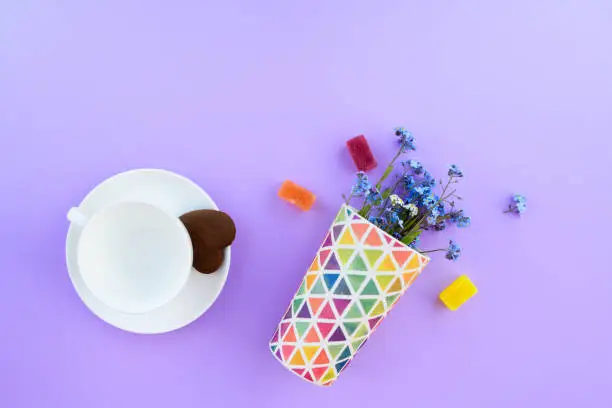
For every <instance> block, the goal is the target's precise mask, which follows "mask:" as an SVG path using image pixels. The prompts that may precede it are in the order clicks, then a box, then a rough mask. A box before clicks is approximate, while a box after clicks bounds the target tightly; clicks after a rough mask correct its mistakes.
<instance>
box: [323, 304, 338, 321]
mask: <svg viewBox="0 0 612 408" xmlns="http://www.w3.org/2000/svg"><path fill="white" fill-rule="evenodd" d="M335 318H336V315H335V314H334V311H333V310H332V308H331V306H330V303H327V304H326V305H325V306H323V309H322V310H321V313H320V314H319V319H329V320H334V319H335Z"/></svg>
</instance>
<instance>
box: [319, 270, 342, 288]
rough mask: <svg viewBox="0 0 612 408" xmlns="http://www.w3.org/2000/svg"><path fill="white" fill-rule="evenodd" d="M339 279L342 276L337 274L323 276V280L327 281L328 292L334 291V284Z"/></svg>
mask: <svg viewBox="0 0 612 408" xmlns="http://www.w3.org/2000/svg"><path fill="white" fill-rule="evenodd" d="M338 277H340V274H337V273H326V274H325V275H323V280H324V281H325V286H327V290H332V288H333V287H334V284H335V283H336V281H337V280H338Z"/></svg>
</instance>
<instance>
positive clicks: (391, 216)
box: [385, 209, 404, 228]
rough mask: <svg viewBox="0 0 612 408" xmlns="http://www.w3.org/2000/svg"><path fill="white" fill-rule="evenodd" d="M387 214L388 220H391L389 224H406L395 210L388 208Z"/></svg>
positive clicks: (401, 225)
mask: <svg viewBox="0 0 612 408" xmlns="http://www.w3.org/2000/svg"><path fill="white" fill-rule="evenodd" d="M385 214H386V216H387V221H388V222H389V225H395V224H397V225H399V226H400V228H401V227H403V226H404V222H403V221H402V220H401V219H400V217H399V215H398V214H397V212H396V211H395V210H392V209H386V210H385Z"/></svg>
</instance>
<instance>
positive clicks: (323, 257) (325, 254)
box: [315, 249, 332, 265]
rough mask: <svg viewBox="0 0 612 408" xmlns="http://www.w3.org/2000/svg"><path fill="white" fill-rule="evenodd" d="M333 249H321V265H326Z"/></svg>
mask: <svg viewBox="0 0 612 408" xmlns="http://www.w3.org/2000/svg"><path fill="white" fill-rule="evenodd" d="M331 251H332V250H331V249H322V250H320V251H319V261H320V262H321V265H325V262H327V258H329V254H331ZM315 261H316V259H315Z"/></svg>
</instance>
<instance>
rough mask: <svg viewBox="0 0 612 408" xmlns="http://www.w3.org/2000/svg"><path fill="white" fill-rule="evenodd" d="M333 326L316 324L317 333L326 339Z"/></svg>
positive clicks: (322, 323)
mask: <svg viewBox="0 0 612 408" xmlns="http://www.w3.org/2000/svg"><path fill="white" fill-rule="evenodd" d="M335 325H336V324H335V323H325V322H319V323H317V327H318V328H319V332H321V336H323V338H324V339H326V338H327V336H329V333H331V331H332V329H333V328H334V326H335Z"/></svg>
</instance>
